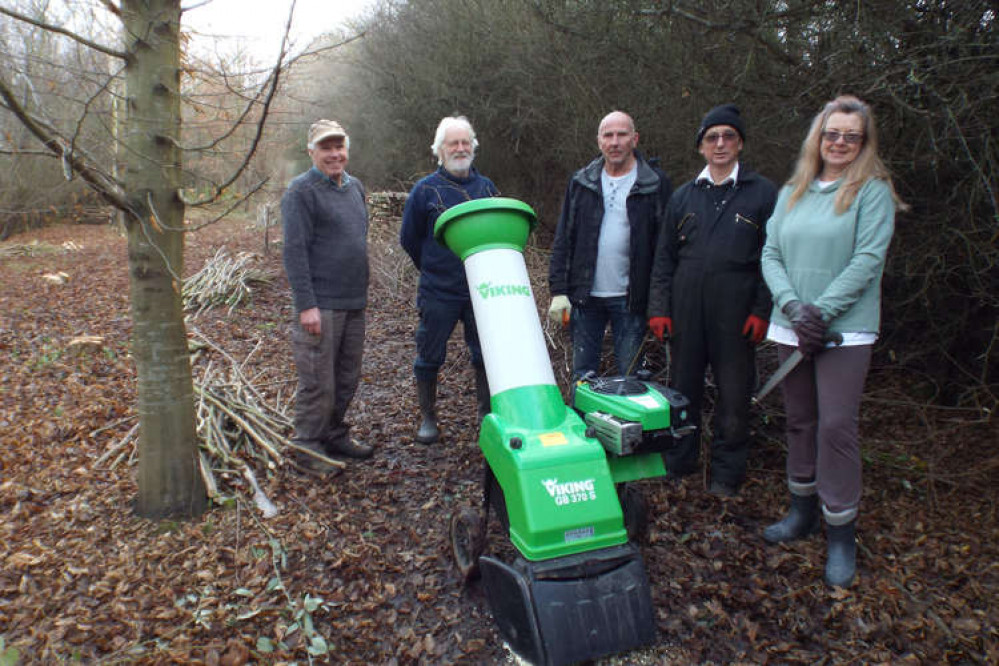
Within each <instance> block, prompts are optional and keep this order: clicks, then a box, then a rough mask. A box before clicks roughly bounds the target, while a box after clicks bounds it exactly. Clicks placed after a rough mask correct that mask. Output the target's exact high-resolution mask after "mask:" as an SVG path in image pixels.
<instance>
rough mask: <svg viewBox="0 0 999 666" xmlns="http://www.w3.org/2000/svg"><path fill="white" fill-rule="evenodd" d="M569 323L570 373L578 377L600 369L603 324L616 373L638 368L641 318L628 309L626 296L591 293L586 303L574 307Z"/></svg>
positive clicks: (642, 331)
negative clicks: (608, 331) (609, 342)
mask: <svg viewBox="0 0 999 666" xmlns="http://www.w3.org/2000/svg"><path fill="white" fill-rule="evenodd" d="M570 319H571V323H572V376H573V378H574V379H579V378H580V377H582V376H583V375H585V374H586V373H587V372H590V371H591V370H592V371H593V372H597V370H599V368H600V352H601V350H602V349H603V346H604V335H605V333H606V331H607V324H610V328H611V335H612V338H613V340H614V358H615V360H616V361H617V372H618V374H619V375H627V374H635V372H636V371H638V370H641V369H642V359H641V358H639V354H640V353H641V350H642V338H644V337H645V317H644V316H643V315H636V314H634V313H633V312H631V311H630V310H628V297H627V296H611V297H607V298H600V297H596V296H591V297H590V298H589V300H587V301H586V305H581V306H578V307H574V308H573V309H572V314H571V315H570Z"/></svg>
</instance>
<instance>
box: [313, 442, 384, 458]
mask: <svg viewBox="0 0 999 666" xmlns="http://www.w3.org/2000/svg"><path fill="white" fill-rule="evenodd" d="M323 448H324V449H325V450H326V455H329V456H334V457H337V456H344V457H346V458H355V459H357V460H364V459H366V458H370V457H371V454H372V453H374V452H375V448H374V447H373V446H370V445H368V444H363V443H361V442H359V441H357V440H356V439H351V438H350V437H344V438H342V439H338V440H326V441H325V442H323Z"/></svg>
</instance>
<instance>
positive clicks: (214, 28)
mask: <svg viewBox="0 0 999 666" xmlns="http://www.w3.org/2000/svg"><path fill="white" fill-rule="evenodd" d="M199 2H200V0H184V3H183V6H184V7H190V8H191V9H190V10H189V11H185V12H184V15H183V18H182V22H183V26H184V28H186V29H189V30H191V31H193V32H195V33H196V36H195V43H196V44H197V46H198V47H199V48H201V49H204V50H206V51H208V52H211V51H213V50H217V51H218V52H220V53H234V52H235V51H236V50H237V49H238V48H239V47H240V46H243V47H245V48H246V49H248V50H249V51H250V52H251V53H252V54H253V55H254V57H255V58H257V59H259V60H260V62H261V63H266V62H268V61H270V60H273V58H274V57H275V56H276V55H277V50H278V47H279V46H280V45H281V36H282V34H283V33H284V26H285V23H286V22H287V20H288V10H289V8H290V7H291V0H212V1H211V2H210V3H208V4H206V5H202V6H197V5H198V4H199ZM374 4H375V0H298V1H297V2H296V3H295V18H294V21H293V23H292V39H293V40H294V47H293V49H292V51H293V52H297V51H301V50H302V49H303V48H305V46H306V45H307V44H308V43H309V41H310V40H311V39H312V38H314V37H316V36H318V35H320V34H322V33H324V32H327V31H329V30H332V29H334V28H335V27H337V26H338V25H340V24H341V23H342V22H344V21H346V20H348V19H352V18H356V17H357V16H358V15H360V14H363V13H364V10H365V9H367V8H369V7H371V6H373V5H374ZM198 35H202V36H203V37H198Z"/></svg>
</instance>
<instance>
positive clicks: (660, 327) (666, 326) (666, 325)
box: [649, 317, 673, 340]
mask: <svg viewBox="0 0 999 666" xmlns="http://www.w3.org/2000/svg"><path fill="white" fill-rule="evenodd" d="M649 330H650V331H652V334H653V335H654V336H656V337H657V338H659V339H660V340H662V339H663V333H664V332H665V333H668V334H669V336H670V337H673V320H672V319H670V318H669V317H652V318H651V319H649Z"/></svg>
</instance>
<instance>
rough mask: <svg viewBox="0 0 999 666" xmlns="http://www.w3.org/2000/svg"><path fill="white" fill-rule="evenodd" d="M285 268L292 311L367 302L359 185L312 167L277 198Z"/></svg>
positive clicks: (349, 307)
mask: <svg viewBox="0 0 999 666" xmlns="http://www.w3.org/2000/svg"><path fill="white" fill-rule="evenodd" d="M281 219H282V225H283V227H284V269H285V272H286V273H287V274H288V282H289V283H290V284H291V293H292V299H293V301H294V303H295V311H296V312H302V311H303V310H308V309H310V308H314V307H318V308H319V309H321V310H359V309H361V308H363V307H365V305H367V301H368V209H367V206H366V204H365V198H364V185H362V184H361V181H359V180H357V179H356V178H353V177H351V176H348V175H347V174H346V173H345V174H344V184H343V185H342V186H338V185H336V183H334V182H333V181H332V180H330V179H329V178H328V177H326V176H325V175H324V174H322V173H321V172H320V171H319V170H318V169H316V168H315V167H313V168H312V169H309V170H308V171H306V172H305V173H303V174H301V175H300V176H297V177H296V178H295V179H294V180H292V181H291V183H289V184H288V189H287V191H286V192H285V194H284V197H282V198H281Z"/></svg>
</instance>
